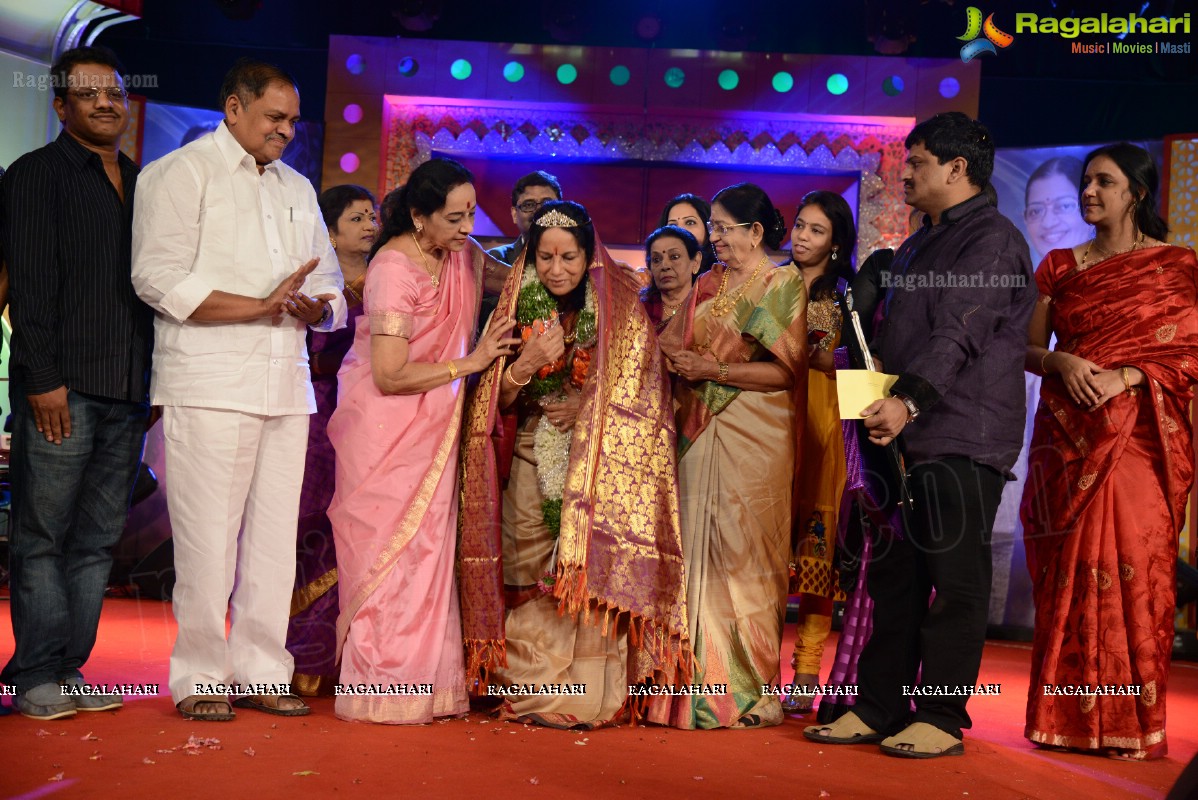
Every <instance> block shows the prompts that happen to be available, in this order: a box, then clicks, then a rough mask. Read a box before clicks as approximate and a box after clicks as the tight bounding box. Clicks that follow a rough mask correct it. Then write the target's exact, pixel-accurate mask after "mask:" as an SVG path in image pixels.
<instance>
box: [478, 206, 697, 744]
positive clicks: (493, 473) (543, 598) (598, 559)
mask: <svg viewBox="0 0 1198 800" xmlns="http://www.w3.org/2000/svg"><path fill="white" fill-rule="evenodd" d="M639 288H640V287H639V286H637V285H636V283H635V282H634V280H633V278H632V277H631V276H630V275H629V274H628V273H627V272H626V271H625V270H624V269H623V268H622V267H620V266H617V265H616V264H615V263H614V262H613V261H612V260H611V257H610V256H609V255H608V253H607V251H606V250H605V249H604V248H603V246H602V245H601V244H599V243H598V242H597V241H596V237H595V233H594V228H593V226H592V224H591V221H590V219H589V218H588V216H587V213H586V209H584V208H583V207H582V206H580V205H578V204H577V203H571V202H564V201H556V202H550V203H546V204H545V205H544V206H542V207H541V210H540V211H538V212H537V216H536V217H535V218H534V219H533V223H532V228H531V229H530V231H529V244H528V248H527V249H526V250H525V253H524V255H523V256H522V257H521V258H518V259H517V260H516V263H515V264H514V265H513V267H512V272H511V275H510V276H509V277H508V281H507V284H506V285H505V286H504V289H503V293H502V294H501V295H500V298H499V305H498V308H497V310H496V313H497V314H501V315H506V316H514V317H515V319H516V320H517V324H518V325H519V327H520V333H521V338H522V339H523V340H524V344H523V346H522V347H521V348H520V351H519V354H518V356H513V357H511V358H500V359H498V360H497V361H496V362H495V363H494V365H492V367H491V368H490V369H488V370H487V371H486V372H485V373H484V374H483V376H482V378H481V380H480V381H479V385H478V388H477V389H476V390H475V393H474V395H473V396H472V397H471V399H470V402H469V403H468V406H467V411H466V430H465V434H464V435H465V441H464V443H463V459H462V461H463V466H462V470H463V475H462V507H461V517H460V519H461V525H460V544H459V548H458V573H459V576H460V590H461V606H462V622H463V629H464V634H465V639H466V651H467V678H468V679H470V680H472V681H478V682H479V683H480V694H488V695H492V696H494V695H499V696H501V697H505V698H506V699H505V700H504V702H503V705H502V706H501V708H500V716H501V717H502V718H504V719H520V720H526V721H533V722H537V723H540V724H544V725H550V726H554V727H564V728H574V727H583V728H592V727H597V726H601V725H605V724H608V723H612V722H616V721H619V720H620V719H623V718H624V717H625V716H627V712H628V711H629V710H636V708H635V707H636V706H637V705H638V704H637V703H635V702H630V699H629V686H631V685H637V684H640V683H642V682H644V681H647V680H654V679H657V680H664V681H666V682H670V681H672V680H674V679H675V678H676V677H679V674H680V673H681V676H682V677H686V676H687V674H688V673H689V669H688V664H689V660H690V647H689V643H688V642H687V632H686V601H685V584H684V582H683V557H682V541H681V534H680V531H679V521H678V493H677V480H678V472H677V466H676V464H677V461H676V460H675V455H674V446H675V436H674V420H673V410H674V405H673V401H672V399H671V396H670V387H669V381H668V379H667V376H666V371H665V365H664V361H663V358H662V356H661V353H660V352H659V351H658V348H657V340H656V337H655V336H654V334H653V328H652V326H651V324H650V322H649V320H648V318H647V317H646V316H645V314H644V311H643V310H642V308H641V305H640V301H639ZM679 667H681V669H679ZM563 687H566V688H567V689H569V690H567V691H562V689H563ZM576 687H582V691H574V690H573V689H575V688H576Z"/></svg>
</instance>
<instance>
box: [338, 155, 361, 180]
mask: <svg viewBox="0 0 1198 800" xmlns="http://www.w3.org/2000/svg"><path fill="white" fill-rule="evenodd" d="M360 166H362V161H361V159H359V158H358V155H357V154H356V153H345V154H344V155H342V156H341V171H342V172H344V173H345V174H347V175H353V174H354V173H355V172H357V171H358V167H360Z"/></svg>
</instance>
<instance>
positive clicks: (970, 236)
mask: <svg viewBox="0 0 1198 800" xmlns="http://www.w3.org/2000/svg"><path fill="white" fill-rule="evenodd" d="M889 282H890V284H891V285H890V286H889V287H886V286H884V287H883V289H884V290H885V291H886V300H885V302H886V315H885V318H884V320H883V322H882V325H881V327H880V329H879V331H878V333H877V336H876V337H875V339H874V342H873V347H872V349H873V351H874V352H875V353H878V354H879V355H880V357H881V359H882V365H883V367H884V368H885V370H886V372H888V373H890V374H891V375H898V376H899V380H898V382H897V383H896V384H895V385H894V388H893V392H894V393H895V394H899V395H903V396H905V397H909V398H910V399H911V400H913V401H914V402H915V404H916V406H917V407H918V408H919V411H920V415H919V417H918V419H916V420H914V421H913V422H911V423H910V424H908V425H907V426H906V427H905V428H904V429H903V432H902V434H900V436H899V443H900V446H901V447H902V448H903V453H904V455H905V458H906V464H907V467H908V469H909V468H911V467H912V466H915V465H918V464H921V463H926V462H929V461H936V460H939V459H942V458H946V457H948V456H965V457H966V458H971V459H973V460H974V461H977V462H979V463H981V464H985V465H986V466H989V467H993V468H994V469H996V470H998V471H1000V472H1002V473H1004V474H1006V475H1007V476H1008V477H1010V474H1011V473H1010V470H1011V467H1012V466H1013V465H1014V464H1015V460H1016V458H1018V456H1019V450H1020V448H1021V447H1022V446H1023V429H1024V418H1025V415H1026V413H1027V403H1026V394H1025V390H1024V377H1023V363H1024V354H1025V352H1026V349H1027V327H1028V321H1029V320H1030V319H1031V315H1032V308H1033V306H1034V305H1035V304H1036V297H1037V290H1036V282H1035V280H1034V279H1033V277H1032V264H1031V258H1030V256H1029V255H1028V248H1027V242H1026V241H1024V238H1023V236H1022V235H1021V234H1020V233H1019V231H1018V229H1016V227H1015V226H1014V225H1013V224H1011V222H1010V220H1008V219H1007V218H1006V217H1004V216H1002V215H1001V214H999V213H998V210H997V209H996V208H994V206H992V205H991V204H990V202H989V200H987V199H986V197H985V195H982V194H979V195H975V196H974V197H971V198H970V199H969V200H966V201H965V202H963V203H959V204H958V205H956V206H953V207H952V208H950V209H948V210H947V211H945V212H944V213H943V214H941V216H940V223H939V224H937V225H930V224H925V226H924V227H923V228H922V229H921V230H919V231H916V232H915V233H914V234H912V235H911V237H910V238H908V239H907V240H906V241H905V242H903V244H902V246H901V247H900V248H899V250H898V252H897V253H896V254H895V257H894V263H893V265H892V266H891V272H890V280H889Z"/></svg>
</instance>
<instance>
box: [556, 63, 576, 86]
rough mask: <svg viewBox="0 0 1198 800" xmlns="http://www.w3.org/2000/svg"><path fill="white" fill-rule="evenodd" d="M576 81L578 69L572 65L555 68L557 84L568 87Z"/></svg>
mask: <svg viewBox="0 0 1198 800" xmlns="http://www.w3.org/2000/svg"><path fill="white" fill-rule="evenodd" d="M576 80H578V69H577V68H576V67H575V66H574V65H573V64H562V65H561V66H560V67H558V68H557V82H558V83H561V84H564V85H566V86H569V85H570V84H572V83H574V81H576Z"/></svg>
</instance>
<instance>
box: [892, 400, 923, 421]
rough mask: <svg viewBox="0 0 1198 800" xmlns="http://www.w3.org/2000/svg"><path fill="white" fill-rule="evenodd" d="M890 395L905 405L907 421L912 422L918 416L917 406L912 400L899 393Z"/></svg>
mask: <svg viewBox="0 0 1198 800" xmlns="http://www.w3.org/2000/svg"><path fill="white" fill-rule="evenodd" d="M891 396H892V397H894V398H895V399H896V400H900V401H901V402H902V404H903V405H905V406H906V407H907V422H909V423H910V422H914V421H915V420H916V419H917V418H918V417H919V406H917V405H915V401H914V400H912V399H911V398H910V397H906V396H904V395H901V394H896V395H891Z"/></svg>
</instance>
